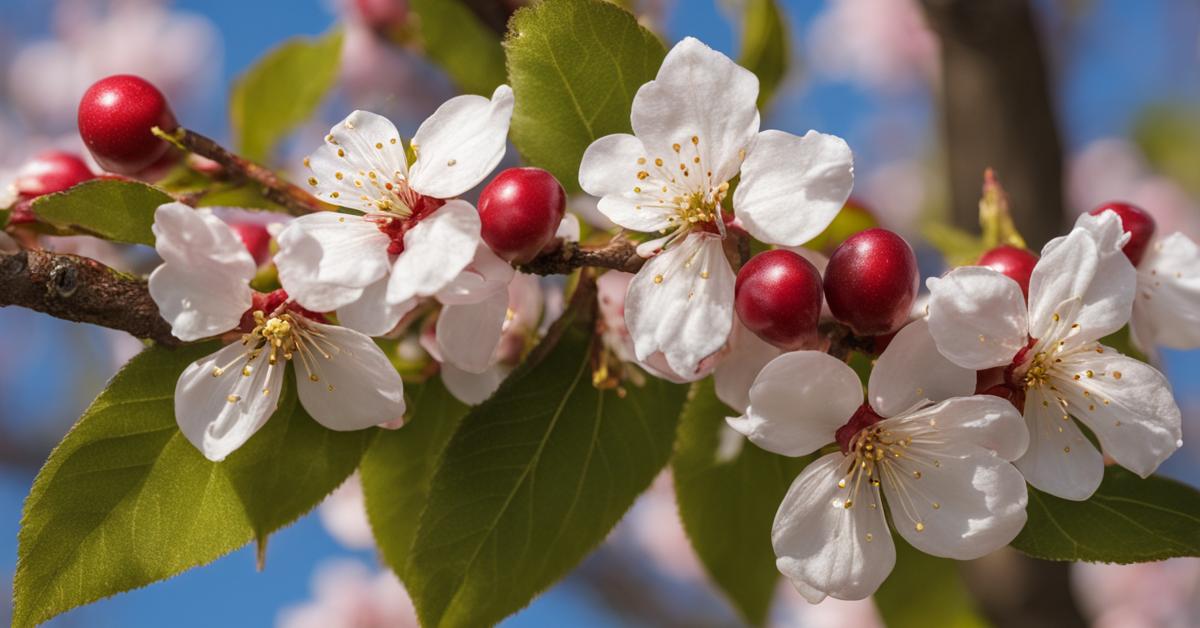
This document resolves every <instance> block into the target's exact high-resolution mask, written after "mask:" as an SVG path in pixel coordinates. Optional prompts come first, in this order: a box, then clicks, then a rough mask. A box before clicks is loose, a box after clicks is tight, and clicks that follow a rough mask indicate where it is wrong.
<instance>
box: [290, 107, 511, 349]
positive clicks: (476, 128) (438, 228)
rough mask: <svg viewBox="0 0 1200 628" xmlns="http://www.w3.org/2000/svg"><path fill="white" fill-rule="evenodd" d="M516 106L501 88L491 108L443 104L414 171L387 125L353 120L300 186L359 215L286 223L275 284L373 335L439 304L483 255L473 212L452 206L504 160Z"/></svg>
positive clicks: (420, 144)
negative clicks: (423, 305) (426, 302)
mask: <svg viewBox="0 0 1200 628" xmlns="http://www.w3.org/2000/svg"><path fill="white" fill-rule="evenodd" d="M512 107H513V96H512V89H510V88H509V87H508V86H507V85H501V86H500V87H498V88H496V91H495V93H493V94H492V98H491V99H490V100H489V99H487V98H484V97H482V96H471V95H469V96H458V97H455V98H452V99H450V100H448V101H446V103H445V104H443V105H442V106H441V107H439V108H438V110H437V111H435V112H434V114H433V115H432V116H430V117H429V119H427V120H425V122H424V123H422V124H421V126H420V128H418V129H417V133H416V135H415V136H414V137H413V139H412V142H411V149H412V152H413V154H415V155H416V161H414V162H413V163H412V165H411V166H409V164H408V158H407V156H406V153H405V148H404V143H403V142H402V141H401V139H400V134H399V132H398V131H397V130H396V127H395V126H394V125H393V124H392V123H391V122H390V121H388V119H387V118H384V117H383V116H379V115H376V114H373V113H370V112H367V111H355V112H354V113H351V114H350V115H349V116H347V117H346V119H345V120H343V121H342V122H340V123H338V124H337V125H336V126H334V127H333V128H332V129H330V131H329V134H328V135H327V136H326V137H325V145H323V146H321V148H320V149H318V150H317V151H316V152H315V153H313V154H312V155H310V156H309V157H308V158H307V159H306V160H305V164H306V165H307V166H308V168H309V169H310V170H311V171H312V176H310V177H309V178H308V185H309V186H311V188H312V190H313V193H314V195H315V196H317V198H320V199H321V200H323V201H326V202H328V203H332V204H334V205H338V206H341V207H345V208H348V209H352V210H355V211H356V212H357V213H355V214H342V213H333V212H322V213H317V214H310V215H308V216H303V217H301V218H297V219H296V220H294V221H292V222H291V223H290V224H289V225H288V227H287V228H286V229H284V230H283V232H282V233H281V234H280V235H279V238H278V241H279V254H278V255H276V257H275V263H276V265H277V266H278V267H279V280H280V282H281V283H282V284H283V287H284V288H285V289H286V290H287V291H288V293H289V294H291V295H292V296H293V297H294V298H295V299H296V301H297V302H298V303H300V304H301V305H303V306H304V307H306V308H309V309H312V310H316V311H321V312H329V311H333V310H337V312H338V318H339V320H341V321H342V323H343V324H345V325H347V326H349V327H352V328H354V329H357V330H359V331H362V332H364V333H367V334H370V335H380V334H383V333H386V332H388V331H390V330H391V329H392V328H393V327H395V326H396V324H397V323H398V322H399V320H400V318H401V317H402V316H403V315H404V314H405V313H406V312H407V311H408V310H410V309H412V307H413V306H414V305H415V303H416V299H417V298H419V297H430V296H437V295H438V294H439V292H441V291H442V290H443V289H446V288H447V287H448V286H449V285H450V284H451V283H452V282H453V281H454V280H455V279H456V278H457V277H458V276H459V274H460V273H462V272H463V270H464V269H466V268H467V267H468V265H470V264H471V263H472V260H474V259H475V258H476V257H477V255H480V254H482V255H490V254H491V251H490V250H489V249H487V247H481V244H482V240H481V239H480V235H479V229H480V223H479V213H478V212H477V211H476V210H475V208H474V207H472V206H471V204H470V203H468V202H466V201H463V200H458V199H455V200H450V199H454V197H456V196H458V195H460V194H463V193H464V192H466V191H468V190H470V189H471V188H473V187H475V186H476V185H477V184H479V182H481V181H483V179H484V178H485V177H487V176H488V174H490V173H491V172H492V170H493V169H495V167H496V165H497V164H498V163H500V160H501V158H503V157H504V150H505V141H506V138H507V136H508V123H509V119H510V118H511V117H512ZM479 248H482V249H484V250H483V251H481V252H477V249H479ZM488 294H491V292H489V293H488ZM458 296H459V297H460V298H461V297H462V296H463V295H461V294H460V295H458ZM479 298H482V297H479Z"/></svg>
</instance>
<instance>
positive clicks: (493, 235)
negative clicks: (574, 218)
mask: <svg viewBox="0 0 1200 628" xmlns="http://www.w3.org/2000/svg"><path fill="white" fill-rule="evenodd" d="M566 210H567V194H566V192H565V191H563V187H562V185H561V184H559V182H558V179H555V178H554V175H552V174H550V173H549V172H546V171H545V170H542V169H541V168H509V169H508V170H505V171H504V172H501V173H500V174H499V175H497V176H496V178H494V179H492V180H491V182H489V183H488V184H487V186H486V187H484V188H483V192H482V193H481V194H480V195H479V219H480V222H481V223H482V235H483V241H484V242H487V245H488V246H489V247H491V248H492V250H493V251H495V253H496V255H499V256H500V257H501V258H503V259H505V260H507V261H509V262H514V263H518V264H522V263H525V262H528V261H529V260H531V259H533V258H534V257H536V256H537V254H538V253H540V252H541V251H542V249H543V248H545V247H546V245H547V244H549V243H550V241H551V240H553V239H554V233H555V232H556V231H557V230H558V224H559V223H560V222H562V219H563V215H564V214H565V213H566Z"/></svg>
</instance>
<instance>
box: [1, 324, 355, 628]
mask: <svg viewBox="0 0 1200 628" xmlns="http://www.w3.org/2000/svg"><path fill="white" fill-rule="evenodd" d="M216 348H217V347H216V345H215V344H212V343H207V344H203V345H198V346H190V347H185V348H181V349H176V350H173V351H172V350H169V349H163V348H160V347H155V348H151V349H147V350H145V351H143V352H142V353H141V354H139V355H138V356H136V357H135V358H134V359H133V360H131V361H130V362H129V364H127V365H126V366H125V368H123V369H121V371H120V372H119V373H117V375H116V376H115V377H114V378H113V380H112V382H111V383H110V384H109V386H108V388H107V389H105V390H104V392H102V393H100V396H99V397H97V398H96V400H95V401H94V402H92V405H91V406H90V407H89V408H88V409H87V411H86V412H84V415H83V417H82V418H81V419H80V420H79V422H78V423H77V424H76V425H75V427H74V428H72V429H71V431H70V432H69V433H68V434H67V436H66V437H65V438H64V439H63V441H62V443H60V444H59V445H58V447H57V448H56V449H55V450H54V452H53V453H52V454H51V455H50V459H49V460H47V461H46V465H45V466H44V467H43V468H42V470H41V472H40V473H38V476H37V479H35V480H34V484H33V490H32V491H31V492H30V495H29V499H28V500H27V501H26V502H25V513H24V517H23V518H22V521H21V532H20V535H19V549H18V559H17V572H16V576H15V580H14V583H13V597H14V608H13V626H15V627H25V626H33V625H35V624H38V623H40V622H43V621H45V620H47V619H49V618H51V617H53V616H55V615H58V614H59V613H62V612H64V611H67V610H69V609H72V608H75V607H77V606H81V605H83V604H87V603H90V602H94V601H96V600H99V599H101V598H104V597H108V596H110V595H113V594H116V593H120V592H122V591H127V590H129V589H134V588H137V587H141V586H145V585H147V584H149V583H151V582H155V581H158V580H163V579H166V578H169V577H171V576H174V575H176V574H178V573H180V572H182V571H184V570H186V569H189V568H191V567H195V566H197V565H203V564H205V563H208V562H211V561H212V560H214V559H216V558H218V557H220V556H222V555H224V554H227V553H229V552H231V551H233V550H235V549H237V548H239V547H241V546H242V545H245V544H246V543H247V542H249V541H251V540H257V541H258V542H259V546H260V548H261V547H262V545H263V543H265V540H266V537H267V535H268V534H270V533H271V532H274V531H275V530H277V529H279V528H281V527H283V526H284V525H287V524H288V523H290V522H292V521H294V520H295V519H296V518H297V517H299V516H300V515H302V514H304V513H305V512H307V511H308V510H309V509H311V508H312V507H313V506H315V505H316V504H317V503H318V502H319V501H321V499H322V498H323V497H324V496H325V495H327V494H328V493H329V492H330V491H332V490H333V489H334V488H336V487H337V486H338V485H339V484H341V483H342V481H344V480H345V479H346V477H347V476H349V475H350V473H351V472H352V471H353V470H354V468H355V467H356V466H357V465H358V461H359V459H360V457H361V456H362V453H363V451H365V449H366V447H367V445H368V444H369V443H370V439H371V436H373V432H371V431H359V432H331V431H329V430H326V429H325V428H323V427H321V426H320V425H318V424H317V423H316V422H315V421H313V420H312V419H311V418H310V417H309V416H308V415H307V413H305V412H304V410H303V408H301V407H300V404H299V403H297V401H296V395H295V392H294V390H292V388H293V387H292V386H291V385H290V382H291V381H292V379H291V376H290V375H289V376H288V377H287V378H286V380H285V381H287V382H288V385H285V388H284V390H283V391H282V396H281V398H280V402H279V409H278V410H277V411H276V412H275V415H274V416H272V417H271V419H270V420H269V421H268V422H267V424H266V426H265V427H263V429H262V430H260V431H259V432H258V434H256V435H255V436H254V437H253V438H251V439H250V441H249V442H247V443H246V445H245V446H243V447H242V448H241V449H239V450H238V451H237V452H235V453H234V454H233V455H231V456H230V457H229V458H228V459H226V460H225V461H224V462H220V463H213V462H209V461H208V460H206V459H205V458H204V457H203V456H202V455H201V454H200V452H199V451H197V450H196V448H195V447H193V446H192V445H191V444H190V443H189V442H188V441H187V440H186V439H185V438H184V437H183V434H182V433H181V432H180V431H179V428H178V427H177V426H176V424H175V419H174V412H173V408H174V391H175V381H176V379H178V377H179V374H180V373H181V372H182V371H183V369H184V368H185V367H186V366H187V365H188V364H189V363H190V362H192V361H194V360H196V359H198V358H200V357H202V356H204V355H206V354H209V353H212V352H213V351H214V350H215V349H216Z"/></svg>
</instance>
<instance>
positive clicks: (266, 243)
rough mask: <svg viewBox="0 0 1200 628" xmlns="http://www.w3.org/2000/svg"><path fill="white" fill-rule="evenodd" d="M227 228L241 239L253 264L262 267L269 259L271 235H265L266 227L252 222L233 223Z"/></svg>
mask: <svg viewBox="0 0 1200 628" xmlns="http://www.w3.org/2000/svg"><path fill="white" fill-rule="evenodd" d="M229 226H230V227H231V228H232V229H233V230H234V231H235V232H237V234H238V237H240V238H241V239H242V244H245V245H246V250H247V251H250V255H251V257H253V258H254V263H256V264H258V265H259V266H262V265H263V263H264V262H266V261H267V260H268V259H269V258H270V257H271V234H270V233H267V228H266V227H264V226H263V225H259V224H255V223H252V222H235V223H232V224H230V225H229Z"/></svg>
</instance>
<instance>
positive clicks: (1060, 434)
mask: <svg viewBox="0 0 1200 628" xmlns="http://www.w3.org/2000/svg"><path fill="white" fill-rule="evenodd" d="M1094 218H1095V219H1096V221H1095V225H1094V227H1095V228H1094V230H1088V229H1082V228H1076V229H1074V230H1072V231H1071V233H1070V234H1068V235H1066V236H1062V237H1059V238H1055V239H1054V240H1051V241H1050V242H1049V243H1048V244H1046V246H1045V248H1043V249H1042V256H1041V259H1040V260H1039V261H1038V263H1037V266H1035V267H1034V269H1033V274H1032V277H1031V278H1030V281H1029V303H1028V305H1026V303H1025V299H1024V297H1023V296H1022V295H1021V289H1020V287H1019V286H1018V285H1017V283H1016V282H1015V281H1013V280H1012V279H1009V278H1008V277H1006V276H1004V275H1002V274H1000V273H998V272H996V271H993V270H991V269H988V268H981V267H975V266H965V267H962V268H956V269H954V270H953V271H951V272H950V273H948V274H947V275H946V276H945V277H942V278H940V279H938V278H931V279H929V281H928V282H927V284H928V286H929V289H930V300H929V328H930V331H931V332H932V334H933V338H934V340H935V341H936V343H937V347H938V350H939V351H941V353H942V355H944V356H946V357H947V358H948V359H949V360H951V361H952V362H954V363H955V364H958V365H959V366H962V367H964V368H970V369H976V370H984V369H989V368H993V367H1006V369H1005V381H1006V385H1007V386H1008V387H1009V388H1010V389H1011V390H1012V391H1013V395H1012V396H1013V397H1015V399H1014V400H1015V402H1016V403H1017V404H1018V406H1020V405H1021V404H1022V403H1023V405H1024V415H1025V421H1026V423H1027V424H1028V427H1029V432H1030V444H1029V449H1028V451H1027V452H1026V453H1025V455H1024V457H1022V458H1021V459H1020V460H1018V461H1017V462H1016V465H1017V468H1019V469H1020V470H1021V472H1022V473H1024V474H1025V477H1026V479H1027V480H1029V483H1030V484H1032V485H1033V486H1035V487H1037V488H1038V489H1041V490H1043V491H1046V492H1048V493H1051V494H1053V495H1057V496H1059V497H1063V498H1065V499H1074V500H1083V499H1087V498H1088V497H1090V496H1091V495H1092V493H1094V492H1095V491H1096V488H1097V487H1099V485H1100V481H1101V479H1102V478H1103V475H1104V459H1103V457H1102V456H1101V455H1100V452H1099V451H1097V450H1096V447H1094V446H1093V445H1092V443H1091V442H1090V441H1089V440H1088V439H1087V437H1085V436H1084V434H1083V432H1082V431H1080V429H1079V427H1078V426H1077V425H1076V424H1075V422H1074V421H1072V420H1071V417H1074V418H1075V419H1077V420H1079V421H1081V422H1082V423H1083V424H1084V425H1086V426H1087V427H1088V428H1089V429H1091V431H1092V433H1093V434H1095V435H1096V438H1097V440H1098V441H1099V442H1100V447H1101V449H1103V451H1104V453H1106V454H1108V455H1109V456H1111V457H1112V458H1113V459H1114V460H1115V461H1116V462H1117V464H1120V465H1121V466H1123V467H1125V468H1127V469H1130V470H1131V471H1134V472H1135V473H1137V474H1138V475H1140V476H1142V477H1146V476H1148V475H1150V474H1151V473H1153V472H1154V470H1155V469H1157V468H1158V465H1159V464H1160V463H1162V461H1163V460H1165V459H1166V458H1167V457H1168V456H1170V455H1171V453H1172V452H1174V451H1175V449H1177V448H1178V447H1179V446H1180V445H1181V444H1182V442H1181V440H1180V412H1179V407H1178V406H1177V405H1176V403H1175V399H1174V398H1173V396H1172V394H1171V388H1170V384H1168V382H1167V379H1166V378H1165V377H1164V376H1163V375H1162V373H1159V372H1158V371H1157V370H1155V369H1153V368H1151V367H1150V366H1148V365H1146V364H1144V363H1142V362H1139V361H1137V360H1134V359H1132V358H1129V357H1126V356H1124V355H1121V354H1120V353H1118V352H1117V351H1116V350H1114V349H1112V348H1110V347H1106V346H1104V345H1103V344H1101V343H1100V342H1099V340H1100V339H1101V338H1103V337H1104V336H1107V335H1109V334H1111V333H1113V332H1115V331H1117V330H1119V329H1120V328H1121V327H1122V326H1124V325H1125V323H1126V321H1128V320H1129V317H1130V311H1131V308H1132V306H1133V301H1134V286H1135V283H1136V281H1137V280H1136V273H1135V271H1134V269H1133V266H1132V265H1131V264H1130V263H1129V260H1128V259H1127V258H1126V257H1125V255H1124V254H1122V253H1121V246H1122V245H1123V244H1124V243H1125V241H1126V240H1127V239H1128V235H1126V234H1124V233H1123V231H1122V229H1121V221H1120V219H1119V218H1118V217H1117V215H1116V214H1114V213H1112V212H1105V213H1104V214H1103V215H1101V216H1098V217H1094Z"/></svg>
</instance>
